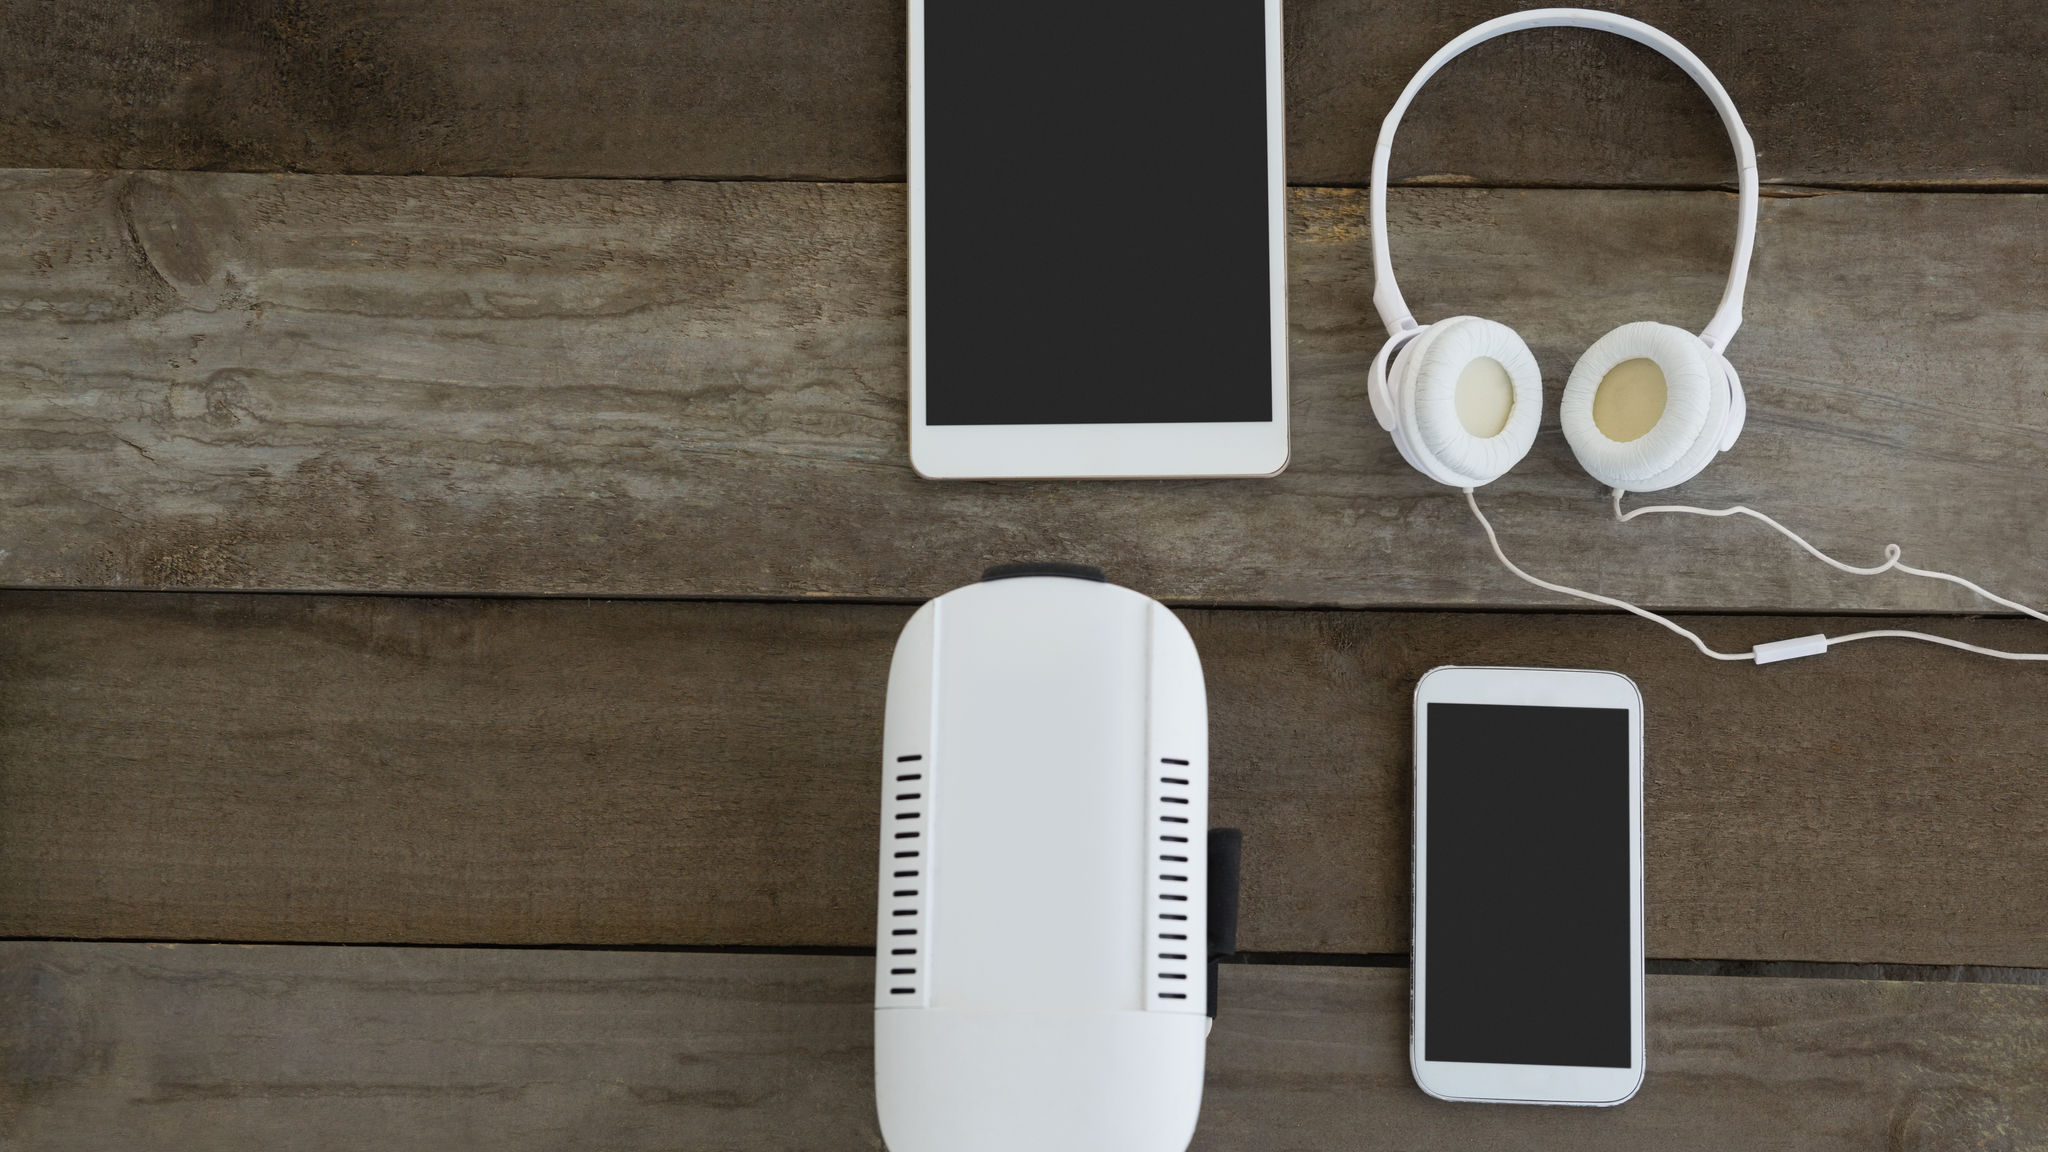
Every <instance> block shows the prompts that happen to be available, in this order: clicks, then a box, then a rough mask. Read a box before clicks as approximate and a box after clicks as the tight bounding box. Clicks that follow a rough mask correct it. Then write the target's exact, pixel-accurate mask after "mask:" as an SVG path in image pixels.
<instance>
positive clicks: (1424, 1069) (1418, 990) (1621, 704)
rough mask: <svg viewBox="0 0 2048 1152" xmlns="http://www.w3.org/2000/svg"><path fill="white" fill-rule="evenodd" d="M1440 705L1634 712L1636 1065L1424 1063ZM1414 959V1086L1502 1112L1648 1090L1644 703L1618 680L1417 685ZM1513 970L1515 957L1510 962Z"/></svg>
mask: <svg viewBox="0 0 2048 1152" xmlns="http://www.w3.org/2000/svg"><path fill="white" fill-rule="evenodd" d="M1437 703H1461V704H1509V705H1535V706H1549V707H1557V708H1624V709H1627V711H1628V714H1629V890H1630V892H1631V893H1633V896H1634V898H1633V899H1632V900H1631V901H1630V908H1629V968H1630V971H1631V972H1632V973H1633V974H1634V975H1633V979H1632V981H1631V986H1630V988H1629V1006H1630V1014H1629V1015H1630V1024H1629V1028H1630V1038H1629V1052H1630V1059H1631V1064H1630V1066H1629V1067H1627V1068H1587V1067H1578V1066H1566V1065H1541V1064H1483V1063H1472V1062H1460V1061H1448V1060H1425V1059H1424V1058H1423V1044H1422V1038H1423V1035H1424V1028H1425V1026H1426V1019H1425V1013H1426V1007H1427V998H1426V996H1425V991H1426V989H1425V982H1424V972H1425V971H1426V967H1425V959H1426V957H1427V955H1428V947H1429V935H1428V924H1427V920H1426V912H1425V909H1426V907H1427V900H1426V896H1427V893H1428V884H1429V875H1428V865H1427V861H1428V852H1427V849H1428V820H1427V817H1428V799H1429V790H1428V783H1429V759H1428V756H1429V745H1428V740H1429V734H1428V725H1427V723H1426V717H1427V715H1428V711H1429V709H1428V706H1429V705H1431V704H1437ZM1414 837H1415V841H1414V842H1415V855H1414V872H1413V878H1414V893H1413V896H1414V957H1413V967H1412V969H1411V972H1412V980H1411V983H1410V998H1409V1009H1410V1023H1409V1032H1408V1063H1409V1068H1410V1069H1411V1070H1412V1071H1413V1073H1414V1075H1415V1083H1416V1084H1417V1085H1419V1086H1420V1087H1421V1088H1422V1090H1423V1091H1424V1092H1427V1093H1429V1094H1430V1095H1431V1096H1434V1097H1436V1098H1438V1099H1440V1100H1451V1101H1461V1102H1479V1103H1494V1104H1578V1105H1590V1106H1595V1107H1606V1106H1612V1105H1615V1104H1620V1103H1622V1102H1623V1101H1625V1100H1627V1099H1628V1098H1629V1097H1631V1096H1634V1095H1635V1094H1636V1090H1637V1089H1638V1088H1640V1087H1642V1083H1643V1072H1644V1066H1645V1063H1646V1048H1645V1041H1646V1036H1645V1027H1644V1007H1643V1003H1644V1001H1643V984H1644V981H1643V955H1644V950H1643V697H1642V693H1641V692H1639V691H1638V690H1637V689H1636V685H1635V682H1634V681H1632V680H1630V679H1629V678H1628V677H1626V676H1623V675H1621V674H1620V673H1618V672H1589V671H1577V670H1567V669H1558V668H1463V667H1446V668H1437V669H1434V670H1432V671H1430V672H1429V673H1428V674H1426V675H1424V676H1423V678H1422V680H1421V682H1420V683H1418V684H1417V685H1416V686H1415V829H1414ZM1503 961H1504V962H1511V961H1512V957H1504V958H1503Z"/></svg>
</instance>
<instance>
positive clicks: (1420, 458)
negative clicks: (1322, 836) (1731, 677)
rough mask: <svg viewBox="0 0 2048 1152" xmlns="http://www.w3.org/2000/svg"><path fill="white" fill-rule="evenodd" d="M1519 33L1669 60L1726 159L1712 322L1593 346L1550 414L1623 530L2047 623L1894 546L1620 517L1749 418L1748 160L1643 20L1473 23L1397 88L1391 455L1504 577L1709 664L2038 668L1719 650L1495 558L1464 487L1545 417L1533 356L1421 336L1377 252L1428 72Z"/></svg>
mask: <svg viewBox="0 0 2048 1152" xmlns="http://www.w3.org/2000/svg"><path fill="white" fill-rule="evenodd" d="M1529 28H1589V29H1594V30H1597V31H1602V32H1612V33H1614V34H1615V35H1618V36H1625V37H1627V38H1628V39H1630V40H1634V41H1636V42H1637V43H1640V44H1644V45H1647V46H1649V47H1650V48H1653V49H1655V50H1656V51H1658V52H1659V53H1662V54H1663V55H1664V56H1665V57H1666V58H1668V59H1669V60H1671V61H1672V63H1674V64H1677V65H1678V66H1679V68H1680V69H1682V70H1683V71H1684V72H1685V74H1686V75H1687V76H1690V77H1691V78H1692V79H1693V82H1694V83H1696V84H1698V85H1699V86H1700V89H1701V90H1702V91H1704V92H1705V93H1706V94H1707V98H1708V99H1709V100H1711V101H1712V102H1713V105H1714V111H1715V112H1716V113H1718V114H1719V115H1720V117H1721V124H1722V126H1723V127H1724V128H1726V129H1727V131H1728V139H1729V141H1730V143H1732V144H1733V145H1734V147H1735V160H1736V187H1737V195H1738V200H1737V203H1738V207H1737V211H1736V232H1735V256H1734V259H1733V261H1732V263H1731V265H1730V267H1729V270H1728V284H1727V286H1726V288H1724V289H1723V290H1722V293H1721V304H1720V306H1719V307H1718V308H1717V309H1715V311H1714V315H1713V318H1712V319H1710V320H1709V321H1708V322H1707V326H1706V327H1705V328H1703V329H1701V330H1700V333H1699V335H1697V336H1695V335H1693V334H1692V333H1690V332H1687V331H1685V330H1684V329H1682V328H1676V327H1673V326H1671V325H1669V324H1659V323H1654V322H1650V321H1638V322H1636V323H1632V324H1624V325H1622V326H1621V327H1619V328H1616V329H1614V330H1613V331H1611V332H1609V333H1608V334H1607V335H1605V336H1603V337H1601V338H1600V339H1599V340H1598V341H1595V342H1594V344H1593V346H1592V347H1591V348H1589V349H1587V350H1586V353H1585V355H1583V356H1581V357H1580V358H1579V362H1578V364H1577V365H1576V366H1575V367H1574V368H1573V369H1572V374H1571V377H1570V379H1569V380H1567V381H1566V383H1565V389H1564V398H1563V400H1562V401H1561V402H1560V405H1559V409H1558V416H1559V421H1560V423H1561V424H1562V425H1563V428H1564V435H1565V440H1566V441H1567V442H1568V443H1569V444H1570V445H1571V448H1572V453H1573V455H1575V456H1577V457H1578V460H1579V463H1580V465H1581V466H1583V467H1584V468H1585V469H1586V471H1587V472H1588V473H1589V474H1591V475H1592V476H1593V478H1594V479H1596V480H1599V481H1600V482H1601V483H1603V484H1605V485H1607V486H1608V487H1609V488H1611V489H1612V490H1613V497H1614V515H1615V518H1616V519H1617V520H1620V521H1628V520H1633V519H1635V518H1636V517H1638V516H1642V515H1647V514H1657V513H1685V514H1690V515H1696V516H1747V517H1750V518H1752V519H1754V520H1757V521H1759V522H1761V523H1763V524H1765V525H1768V526H1769V527H1771V528H1773V529H1775V530H1776V531H1778V532H1779V533H1781V534H1783V535H1784V536H1785V537H1787V538H1788V539H1790V540H1791V541H1792V542H1793V543H1795V544H1798V545H1799V546H1800V547H1801V548H1803V549H1805V550H1806V551H1807V552H1808V553H1810V554H1811V555H1813V556H1814V557H1816V558H1817V559H1819V560H1821V561H1823V562H1824V563H1827V564H1829V565H1831V566H1833V567H1835V568H1837V569H1839V570H1841V571H1843V572H1847V573H1850V574H1852V575H1857V576H1875V575H1879V574H1881V573H1885V572H1890V571H1898V572H1903V573H1906V574H1908V575H1912V576H1921V577H1925V578H1928V579H1933V580H1942V581H1946V582H1948V583H1951V584H1956V585H1959V586H1961V587H1964V588H1968V589H1969V590H1970V591H1972V592H1975V593H1976V594H1978V595H1979V596H1982V597H1984V598H1985V599H1987V600H1990V601H1992V602H1994V603H1996V604H1999V605H2001V606H2003V607H2006V608H2010V609H2012V610H2014V611H2017V612H2021V613H2024V614H2026V615H2028V616H2031V617H2033V618H2034V619H2037V620H2041V621H2044V622H2048V613H2043V612H2041V611H2039V610H2036V609H2034V608H2030V607H2028V606H2026V605H2025V604H2021V603H2019V602H2018V601H2015V600H2008V599H2006V598H2005V597H2003V596H1999V595H1996V594H1994V593H1992V592H1990V591H1987V590H1986V589H1984V588H1982V587H1980V586H1979V585H1977V584H1974V583H1972V582H1971V581H1969V580H1966V579H1964V578H1962V577H1960V576H1955V575H1951V574H1949V573H1946V572H1937V571H1933V570H1931V569H1925V568H1916V567H1914V566H1912V565H1909V564H1906V563H1905V562H1904V561H1903V560H1902V559H1901V551H1900V549H1899V546H1898V545H1897V544H1887V545H1885V549H1884V553H1885V558H1884V562H1883V563H1881V564H1876V565H1871V566H1868V567H1859V566H1857V565H1853V564H1846V563H1843V562H1842V561H1840V560H1836V559H1834V558H1833V557H1831V556H1829V555H1827V554H1826V553H1824V552H1822V551H1821V550H1820V549H1818V548H1816V547H1814V546H1813V545H1812V544H1810V543H1808V542H1807V541H1806V540H1805V539H1804V538H1802V537H1801V536H1800V535H1799V534H1798V533H1796V532H1793V531H1792V530H1791V529H1790V528H1787V527H1785V526H1784V525H1783V524H1780V523H1778V522H1777V521H1776V520H1773V519H1772V518H1770V517H1769V516H1766V515H1764V514H1763V513H1761V512H1758V511H1756V510H1755V509H1752V508H1748V507H1744V506H1741V505H1735V506H1732V507H1728V508H1696V507H1692V506H1690V505H1660V506H1656V507H1648V508H1637V509H1635V510H1633V511H1630V512H1626V513H1625V512H1623V511H1622V508H1621V498H1622V496H1623V495H1624V494H1625V493H1627V492H1632V491H1633V492H1654V491H1658V490H1660V489H1664V488H1670V487H1673V486H1675V485H1678V484H1683V483H1685V482H1686V481H1687V480H1690V479H1692V478H1693V477H1694V476H1697V475H1699V473H1700V472H1701V471H1702V470H1703V469H1705V468H1706V466H1707V464H1708V463H1710V462H1711V461H1712V460H1713V458H1714V456H1715V454H1716V453H1717V452H1726V451H1727V450H1729V449H1730V448H1733V447H1734V446H1735V441H1736V438H1737V437H1738V436H1740V435H1741V433H1742V426H1743V423H1744V420H1745V419H1746V416H1747V412H1748V404H1747V402H1746V400H1745V399H1744V396H1743V391H1742V380H1741V377H1740V376H1738V375H1737V373H1736V371H1735V366H1734V365H1733V364H1731V363H1729V361H1728V358H1727V356H1726V355H1725V354H1724V351H1723V350H1724V349H1725V348H1726V347H1727V345H1728V341H1729V339H1730V338H1731V337H1733V336H1734V335H1735V330H1736V329H1737V328H1739V327H1741V325H1742V295H1743V289H1744V287H1745V285H1746V284H1747V282H1748V279H1749V259H1750V252H1751V249H1752V248H1753V247H1754V246H1755V242H1756V216H1757V172H1756V149H1755V147H1754V145H1753V144H1752V143H1751V142H1750V138H1749V132H1748V130H1747V129H1745V128H1744V127H1743V126H1742V118H1741V117H1740V116H1739V115H1738V114H1737V113H1736V111H1735V102H1734V101H1733V100H1731V99H1730V98H1729V96H1728V92H1727V90H1726V89H1725V88H1723V87H1722V86H1721V82H1720V81H1719V80H1716V79H1715V78H1714V74H1713V73H1712V72H1710V71H1708V69H1707V66H1706V65H1705V64H1703V63H1701V62H1700V59H1699V57H1697V56H1695V55H1693V54H1692V52H1690V51H1688V50H1687V49H1686V47H1685V46H1684V45H1683V44H1680V43H1679V42H1678V41H1676V40H1674V39H1672V38H1671V37H1670V36H1668V35H1666V34H1665V33H1663V32H1660V31H1658V30H1657V29H1655V28H1653V27H1651V26H1650V25H1648V24H1645V23H1643V22H1642V21H1640V20H1631V19H1629V18H1628V17H1626V16H1617V15H1614V14H1613V13H1609V12H1596V11H1591V10H1588V9H1583V8H1539V9H1533V10H1531V11H1528V12H1518V13H1514V14H1512V15H1508V16H1502V17H1499V18H1497V19H1494V20H1489V21H1487V22H1485V23H1484V24H1480V25H1478V26H1476V27H1474V28H1472V29H1470V30H1468V31H1466V32H1465V33H1464V34H1462V35H1460V36H1458V37H1457V38H1456V39H1454V40H1452V41H1451V42H1450V43H1449V44H1446V45H1444V46H1443V47H1442V48H1441V49H1439V50H1438V51H1437V53H1436V54H1435V55H1434V56H1431V57H1430V58H1429V60H1428V62H1426V63H1425V64H1423V66H1422V70H1421V71H1419V72H1417V73H1416V74H1415V78H1414V79H1412V80H1410V81H1409V82H1408V86H1407V87H1406V88H1404V89H1402V91H1401V95H1400V98H1399V99H1397V100H1396V101H1394V107H1393V109H1392V110H1391V111H1389V112H1388V113H1387V118H1386V120H1385V121H1384V122H1383V123H1382V124H1381V126H1380V135H1379V143H1378V145H1377V146H1376V147H1375V148H1374V150H1373V163H1372V194H1371V214H1372V242H1373V305H1374V307H1375V308H1376V309H1377V310H1378V312H1379V315H1380V320H1381V322H1382V323H1384V324H1385V325H1386V328H1387V343H1386V344H1385V345H1384V346H1383V347H1382V348H1381V349H1380V351H1379V355H1378V356H1376V357H1374V359H1373V362H1372V366H1371V368H1370V369H1368V371H1367V376H1366V392H1367V395H1368V397H1369V398H1370V400H1371V403H1372V411H1373V415H1374V417H1375V418H1376V419H1378V421H1379V424H1380V427H1382V428H1384V429H1386V430H1387V431H1388V432H1390V433H1392V434H1393V438H1394V446H1395V448H1396V449H1397V450H1398V451H1399V452H1400V453H1401V458H1402V459H1404V460H1406V461H1408V463H1409V464H1411V465H1413V466H1414V467H1415V469H1416V470H1417V471H1419V472H1421V473H1422V474H1423V475H1425V476H1428V477H1429V478H1430V479H1432V480H1435V481H1437V482H1439V483H1442V484H1448V485H1450V486H1451V487H1453V488H1458V489H1461V490H1463V492H1464V494H1465V502H1466V504H1467V505H1468V506H1469V507H1470V508H1471V510H1472V515H1473V516H1474V517H1475V518H1476V519H1478V521H1479V524H1480V526H1481V527H1482V528H1483V529H1484V530H1485V532H1486V539H1487V542H1488V544H1489V545H1490V546H1491V547H1492V549H1493V554H1494V556H1495V557H1496V558H1497V559H1499V560H1500V562H1501V564H1502V566H1504V567H1505V568H1507V570H1508V571H1509V572H1511V573H1513V574H1514V575H1515V576H1516V577H1518V578H1520V579H1522V580H1525V581H1527V582H1528V583H1530V584H1533V585H1535V586H1536V587H1539V588H1543V589H1546V590H1548V591H1551V592H1557V593H1561V594H1563V595H1566V596H1575V597H1577V598H1579V599H1581V600H1589V601H1592V602H1594V603H1596V604H1605V605H1608V606H1610V607H1615V608H1620V609H1623V610H1625V611H1628V612H1632V613H1634V614H1636V615H1637V616H1641V617H1643V618H1644V619H1646V620H1650V621H1652V622H1654V623H1656V624H1659V625H1661V626H1663V627H1665V628H1668V629H1670V630H1671V631H1672V632H1675V633H1677V634H1678V635H1680V636H1683V637H1685V638H1686V639H1687V640H1689V641H1691V642H1692V644H1693V646H1694V647H1696V648H1698V649H1699V650H1700V652H1701V653H1703V654H1705V655H1707V656H1710V657H1712V658H1714V659H1716V660H1747V661H1754V662H1755V663H1758V664H1770V663H1774V662H1776V661H1780V660H1791V659H1795V658H1797V657H1801V656H1814V655H1819V654H1820V653H1822V652H1825V651H1827V650H1828V648H1829V647H1830V646H1831V645H1836V644H1845V643H1848V642H1850V641H1853V640H1874V639H1881V638H1895V639H1907V640H1923V641H1927V642H1929V643H1933V644H1941V645H1945V646H1947V647H1950V648H1959V649H1962V650H1964V651H1967V652H1975V653H1978V654H1980V655H1984V656H1995V657H1998V658H2000V659H2005V660H2037V661H2048V653H2027V652H2006V651H2002V650H2000V649H1995V648H1984V647H1980V646H1978V645H1975V644H1966V643H1964V642H1962V641H1960V640H1952V639H1950V638H1948V637H1945V636H1934V635H1929V634H1927V633H1924V632H1910V631H1905V630H1901V629H1891V628H1883V629H1872V630H1868V631H1863V632H1855V633H1851V634H1850V635H1847V636H1833V637H1830V636H1825V635H1813V636H1798V637H1793V638H1792V639H1789V640H1780V641H1774V642H1771V643H1765V644H1758V645H1756V646H1755V647H1754V648H1752V649H1751V650H1750V651H1748V652H1720V651H1716V650H1715V649H1714V648H1712V647H1710V646H1708V644H1707V643H1706V642H1705V641H1704V640H1702V639H1700V637H1699V636H1698V635H1697V634H1696V633H1694V632H1692V631H1691V630H1689V629H1687V628H1685V627H1682V626H1681V625H1679V624H1677V623H1675V622H1673V621H1671V620H1669V619H1667V618H1665V617H1663V616H1660V615H1658V614H1657V613H1655V612H1651V611H1649V610H1647V609H1644V608H1639V607H1637V606H1636V605H1634V604H1630V603H1628V602H1627V601H1625V600H1620V599H1617V598H1615V597H1612V596H1603V595H1601V594H1599V593H1596V592H1587V591H1584V590H1582V589H1578V588H1573V587H1570V586H1568V585H1564V584H1557V583H1553V582H1551V581H1548V580H1543V579H1539V578H1537V577H1535V576H1532V575H1530V574H1529V573H1528V572H1525V571H1523V570H1522V569H1521V568H1519V567H1517V566H1516V565H1515V563H1514V562H1513V561H1511V560H1509V559H1508V558H1507V554H1506V553H1505V552H1503V551H1502V550H1501V546H1500V540H1499V539H1498V538H1497V537H1496V536H1495V535H1494V531H1493V525H1492V524H1491V523H1489V522H1488V521H1487V519H1486V516H1485V514H1484V513H1482V512H1480V510H1479V501H1478V499H1477V498H1476V497H1475V496H1474V495H1473V489H1475V488H1479V487H1482V486H1484V485H1486V484H1489V483H1492V482H1493V481H1494V480H1497V479H1499V478H1500V477H1501V476H1502V475H1504V474H1506V473H1507V471H1508V470H1509V469H1511V468H1513V467H1514V466H1515V464H1516V463H1518V462H1519V461H1520V460H1521V459H1522V457H1523V456H1525V455H1527V454H1528V452H1529V448H1530V446H1531V445H1532V444H1533V443H1534V442H1535V439H1536V429H1537V425H1538V423H1539V422H1540V419H1541V413H1542V404H1543V383H1542V377H1541V374H1540V372H1539V371H1538V370H1537V366H1536V358H1535V357H1534V356H1533V355H1531V354H1530V352H1529V347H1528V345H1526V344H1524V343H1523V342H1522V338H1521V337H1520V336H1518V335H1516V334H1515V332H1514V330H1513V329H1511V328H1509V327H1507V326H1506V325H1504V324H1500V323H1497V322H1495V321H1492V320H1486V319H1482V318H1480V317H1477V316H1453V317H1450V318H1448V319H1445V320H1439V321H1436V322H1435V323H1433V324H1417V323H1416V321H1415V318H1414V316H1412V315H1411V314H1410V313H1409V311H1408V305H1407V303H1406V302H1405V301H1404V300H1403V299H1402V297H1401V289H1400V286H1399V285H1398V284H1397V283H1395V280H1394V264H1393V259H1392V257H1391V255H1390V254H1389V251H1388V245H1387V167H1388V163H1389V159H1390V157H1391V156H1392V154H1393V147H1394V134H1395V131H1396V130H1397V129H1398V128H1399V127H1400V123H1401V117H1402V115H1403V113H1405V112H1406V111H1407V110H1408V105H1409V103H1410V102H1411V101H1412V100H1414V98H1415V94H1416V92H1417V91H1419V90H1420V89H1421V88H1422V85H1423V84H1424V83H1426V82H1427V81H1428V80H1429V78H1430V77H1431V76H1433V75H1435V74H1436V72H1437V70H1438V69H1440V68H1442V67H1443V66H1444V64H1446V63H1447V62H1449V61H1450V60H1451V59H1452V58H1453V57H1455V56H1457V55H1459V54H1460V53H1462V52H1464V51H1465V50H1466V49H1468V48H1471V47H1472V46H1473V45H1475V44H1480V43H1483V42H1485V41H1487V40H1491V39H1493V38H1494V37H1496V36H1501V35H1505V34H1507V33H1509V32H1517V31H1522V30H1524V29H1529Z"/></svg>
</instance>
